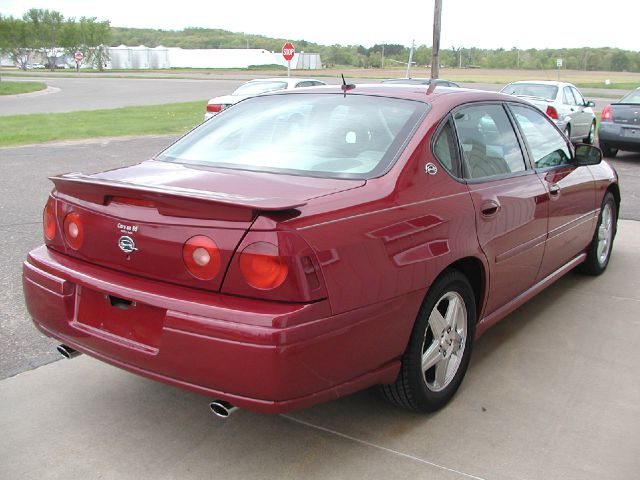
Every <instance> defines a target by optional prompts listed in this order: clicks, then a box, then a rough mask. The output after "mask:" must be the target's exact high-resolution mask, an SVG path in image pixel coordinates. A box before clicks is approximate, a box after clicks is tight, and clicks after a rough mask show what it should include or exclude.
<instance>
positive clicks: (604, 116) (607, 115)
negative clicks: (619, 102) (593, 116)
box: [600, 105, 613, 122]
mask: <svg viewBox="0 0 640 480" xmlns="http://www.w3.org/2000/svg"><path fill="white" fill-rule="evenodd" d="M600 120H602V121H603V122H610V121H612V120H613V114H612V113H611V105H607V106H606V107H604V108H603V109H602V113H601V114H600Z"/></svg>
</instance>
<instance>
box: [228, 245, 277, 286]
mask: <svg viewBox="0 0 640 480" xmlns="http://www.w3.org/2000/svg"><path fill="white" fill-rule="evenodd" d="M240 272H242V276H243V277H244V279H245V280H246V282H247V283H248V284H249V285H251V286H252V287H253V288H257V289H258V290H273V289H274V288H276V287H279V286H280V285H282V282H284V280H285V279H286V278H287V273H289V267H288V266H287V263H286V261H285V259H284V258H282V257H281V256H280V255H279V254H278V247H276V246H275V245H273V244H272V243H267V242H256V243H252V244H251V245H249V246H247V247H246V248H245V249H244V250H243V251H242V253H241V254H240Z"/></svg>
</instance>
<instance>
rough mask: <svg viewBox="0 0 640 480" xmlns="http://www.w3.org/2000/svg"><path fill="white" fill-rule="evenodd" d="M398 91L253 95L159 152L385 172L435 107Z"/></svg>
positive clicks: (312, 172) (257, 165) (258, 166)
mask: <svg viewBox="0 0 640 480" xmlns="http://www.w3.org/2000/svg"><path fill="white" fill-rule="evenodd" d="M428 108H429V106H428V104H426V103H423V102H419V101H413V100H404V99H397V98H388V97H377V96H365V95H348V94H347V95H346V96H345V95H343V94H342V93H340V94H288V95H268V96H261V97H253V98H250V99H248V100H245V101H242V102H240V103H238V104H237V105H235V106H233V107H231V108H229V109H227V110H225V111H224V112H222V113H220V114H219V115H216V116H215V117H213V118H212V119H210V120H208V121H206V122H205V123H203V124H202V125H200V126H199V127H198V128H196V129H195V130H193V131H192V132H191V133H189V134H188V135H186V136H184V137H183V138H182V139H180V140H179V141H178V142H176V143H174V144H173V145H171V146H170V147H169V148H167V149H166V150H165V151H164V152H162V153H161V154H160V155H159V156H158V157H157V159H158V160H163V161H170V162H179V163H187V164H198V165H210V166H215V167H223V168H233V169H243V170H254V171H261V172H275V173H289V174H294V175H305V176H316V177H327V178H358V179H366V178H373V177H375V176H379V175H381V174H383V173H384V172H385V171H386V170H387V169H388V168H389V166H390V165H391V164H392V163H393V161H394V160H395V159H396V158H397V155H398V154H399V153H400V152H401V151H402V148H403V147H404V145H405V144H406V142H407V141H408V139H409V137H410V136H411V134H412V132H413V130H414V129H415V127H416V126H417V125H418V124H419V123H420V120H421V119H422V117H423V116H424V115H425V114H426V112H427V111H428Z"/></svg>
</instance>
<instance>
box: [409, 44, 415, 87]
mask: <svg viewBox="0 0 640 480" xmlns="http://www.w3.org/2000/svg"><path fill="white" fill-rule="evenodd" d="M415 45H416V41H415V40H411V50H409V61H408V62H407V78H411V62H412V61H413V47H415Z"/></svg>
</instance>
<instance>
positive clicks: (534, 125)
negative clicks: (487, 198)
mask: <svg viewBox="0 0 640 480" xmlns="http://www.w3.org/2000/svg"><path fill="white" fill-rule="evenodd" d="M511 110H512V111H513V115H514V116H515V118H516V122H518V125H519V126H520V129H521V130H522V134H523V135H524V137H525V141H526V142H527V145H528V146H529V151H530V152H531V156H532V157H533V162H534V165H535V167H536V168H549V167H557V166H562V165H567V164H568V163H569V162H570V161H571V152H570V151H569V146H568V145H567V141H566V140H565V139H564V137H563V136H562V135H561V134H560V132H558V130H557V129H556V128H555V127H554V126H553V125H551V123H550V122H549V120H547V118H546V117H545V116H544V115H543V114H542V113H540V112H538V111H536V110H533V109H531V108H527V107H521V106H519V105H511Z"/></svg>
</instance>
